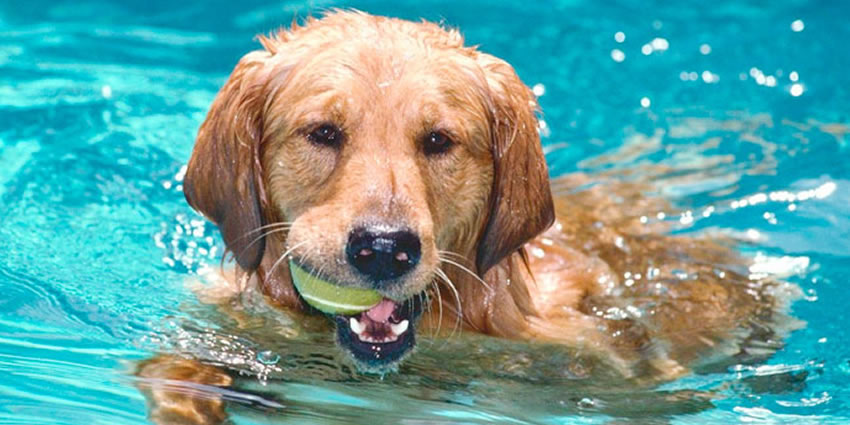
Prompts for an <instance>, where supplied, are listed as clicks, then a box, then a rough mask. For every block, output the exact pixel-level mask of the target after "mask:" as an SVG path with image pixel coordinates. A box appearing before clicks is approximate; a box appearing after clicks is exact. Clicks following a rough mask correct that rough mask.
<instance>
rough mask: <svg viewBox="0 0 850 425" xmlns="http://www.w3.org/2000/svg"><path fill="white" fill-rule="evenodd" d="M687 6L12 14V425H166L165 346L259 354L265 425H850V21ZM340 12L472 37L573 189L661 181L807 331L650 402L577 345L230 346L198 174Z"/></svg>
mask: <svg viewBox="0 0 850 425" xmlns="http://www.w3.org/2000/svg"><path fill="white" fill-rule="evenodd" d="M668 3H669V2H648V1H639V2H638V1H634V2H627V1H622V2H616V6H614V5H612V6H610V7H607V6H606V7H603V6H601V5H600V3H599V2H591V1H580V0H574V1H570V0H560V1H555V2H551V3H546V4H545V5H544V4H543V3H541V4H531V3H520V2H509V1H497V2H491V1H475V2H468V3H465V4H456V3H455V2H448V1H445V2H441V1H417V2H406V3H405V2H397V3H395V5H393V6H389V5H386V4H383V3H382V2H350V3H336V2H330V1H318V0H317V1H315V2H304V3H293V2H284V3H279V2H255V1H241V2H225V1H216V2H207V3H203V4H201V3H198V4H195V5H187V4H183V3H180V2H165V1H153V2H135V3H121V2H115V3H108V2H97V1H91V2H79V1H74V2H62V1H51V2H38V1H33V2H4V3H2V4H0V293H2V294H3V296H2V297H0V423H3V424H38V423H45V424H46V423H50V424H80V423H91V424H131V423H146V419H145V414H146V413H145V404H144V399H143V397H142V396H141V395H140V394H139V393H138V392H137V390H136V389H135V387H134V386H133V380H132V379H131V378H130V376H129V374H128V371H130V370H131V369H132V362H134V361H137V360H140V359H144V358H146V357H147V356H149V355H150V354H151V353H153V352H155V351H159V350H173V351H187V350H194V351H193V354H195V355H198V356H201V357H205V358H212V359H217V360H219V361H224V360H223V359H227V361H228V362H229V363H231V364H234V363H238V364H239V365H240V367H238V369H240V370H243V371H244V372H245V374H244V377H243V379H242V382H241V386H242V388H243V391H242V392H237V393H234V394H229V395H228V397H229V398H231V399H233V403H232V405H233V409H232V413H233V415H234V421H235V422H236V423H240V424H241V423H246V424H247V423H268V422H272V421H281V420H284V419H285V418H289V419H292V420H293V422H297V423H306V422H316V423H329V422H334V421H340V422H342V421H346V420H349V421H358V419H359V421H362V420H365V419H364V418H368V419H369V420H371V421H373V422H376V423H380V422H382V421H386V422H389V423H397V422H400V421H401V420H402V419H410V420H411V421H415V420H420V421H426V422H428V421H431V422H438V421H459V422H467V423H487V422H497V423H507V422H513V423H599V422H604V421H606V420H607V419H609V418H611V417H612V416H625V417H631V418H639V419H641V420H642V421H652V420H655V419H659V420H661V419H665V420H670V421H671V422H673V423H718V422H724V423H725V422H756V423H791V422H794V423H830V422H832V423H846V422H847V421H850V392H849V391H848V390H847V382H848V380H850V332H848V331H847V329H846V323H850V317H848V313H847V311H848V310H847V308H846V304H847V302H848V300H850V297H848V296H847V295H846V290H845V287H846V285H847V283H848V280H850V166H848V160H850V146H848V142H850V140H849V139H848V138H849V137H850V136H848V134H850V117H848V110H850V93H848V87H850V74H848V73H847V72H846V70H847V69H848V68H850V50H848V49H847V46H846V40H847V39H848V38H849V37H850V23H848V22H850V21H848V20H847V19H845V17H846V16H850V15H848V14H850V8H848V6H843V7H842V6H840V3H837V2H828V1H824V2H813V1H786V2H771V3H770V4H769V5H764V4H762V3H764V2H756V1H752V2H727V1H715V2H710V5H706V4H705V2H693V3H685V4H676V6H675V7H673V6H670V5H668ZM330 6H354V7H358V8H361V9H363V10H366V11H369V12H372V13H376V14H387V15H393V16H399V17H404V18H411V19H416V18H419V17H425V18H428V19H430V20H443V21H445V22H446V23H448V24H450V25H453V26H458V27H460V28H461V29H462V30H463V32H464V34H465V35H466V38H467V40H468V42H469V43H471V44H479V45H481V48H482V49H483V50H485V51H487V52H490V53H493V54H496V55H498V56H500V57H502V58H505V59H506V60H508V61H509V62H510V63H512V64H514V65H515V67H516V69H517V71H518V73H519V74H520V76H521V77H522V78H523V80H524V81H526V82H527V83H528V84H529V85H531V86H534V87H535V90H536V91H537V92H538V94H539V95H540V103H541V104H542V107H543V109H544V111H545V114H544V120H545V123H546V126H545V128H544V130H543V135H544V139H543V140H544V144H545V145H546V147H547V151H548V154H547V155H548V160H549V162H550V164H551V171H552V174H553V175H561V174H565V173H569V172H575V171H583V172H587V173H591V174H595V175H603V174H604V175H618V176H624V177H622V178H625V179H635V180H642V181H650V182H652V183H653V184H654V185H655V187H656V188H657V191H658V192H659V193H661V194H663V195H664V196H666V197H668V198H669V199H671V200H672V201H673V203H674V204H675V210H673V209H671V210H670V211H659V212H658V213H659V215H658V216H656V219H658V218H660V219H662V220H666V221H669V222H670V223H671V224H673V225H674V226H675V231H676V232H680V233H685V234H692V233H700V232H704V231H719V232H724V233H727V234H730V235H732V236H734V237H736V238H739V239H740V240H742V241H743V242H744V243H743V244H742V248H741V249H742V252H743V253H744V254H745V255H749V256H752V257H753V258H754V259H756V262H757V266H756V268H754V269H752V272H753V273H768V274H773V275H776V276H779V277H782V278H784V279H786V280H787V281H790V282H793V283H795V284H797V285H799V286H800V287H801V288H802V290H803V292H804V297H803V298H802V299H800V300H799V301H797V302H796V303H795V304H794V305H793V307H792V313H793V314H794V315H795V316H796V317H798V318H800V319H802V320H805V321H806V322H807V323H808V324H807V326H806V327H805V328H803V329H801V330H798V331H796V332H794V333H793V334H792V335H791V336H790V337H789V338H788V339H787V345H786V346H785V348H783V349H782V350H781V351H780V352H778V353H777V354H776V355H775V356H773V357H772V358H771V359H770V360H769V361H767V362H766V363H765V364H760V365H738V366H732V367H730V368H729V369H727V370H725V371H714V372H712V373H702V374H695V375H692V376H689V377H686V378H684V379H682V380H679V381H676V382H673V383H669V384H665V385H663V386H661V387H659V388H654V389H652V388H651V389H635V390H625V389H614V390H612V389H610V388H608V389H602V388H599V387H595V386H594V385H593V384H592V383H587V382H567V383H564V382H556V381H555V380H552V379H547V374H546V371H547V370H549V368H552V367H557V364H558V361H559V360H564V361H566V360H565V359H561V358H559V356H561V355H563V353H552V352H548V351H545V350H543V349H538V350H532V351H529V349H528V347H526V346H523V345H521V344H512V343H507V342H504V341H498V340H490V339H482V340H480V341H479V340H477V339H476V340H475V341H474V342H476V343H477V344H470V341H471V339H473V337H464V338H470V339H462V338H461V339H453V340H450V341H432V342H430V343H429V342H428V341H426V342H425V344H424V345H425V346H426V348H424V349H423V352H422V353H421V355H419V356H418V357H417V359H415V360H414V361H412V362H411V366H410V367H409V369H407V370H406V371H405V373H402V374H399V375H393V376H387V377H385V378H383V379H380V378H378V377H362V376H356V375H353V374H352V373H351V371H350V370H347V369H346V368H344V367H339V366H338V363H337V362H336V360H337V359H335V358H334V356H333V355H330V354H328V355H324V356H319V357H317V356H316V355H315V352H322V351H323V350H324V351H327V347H328V346H329V344H330V342H329V341H322V340H321V338H318V339H316V340H311V341H310V342H309V343H298V344H293V343H288V342H287V341H285V340H283V341H275V342H274V343H270V342H268V338H262V335H261V334H262V330H264V329H265V330H266V331H267V330H268V329H290V328H291V327H292V326H293V325H292V324H291V323H286V322H285V319H283V318H280V317H278V316H276V315H274V314H273V313H271V312H262V311H259V312H258V314H256V315H255V317H258V319H256V320H257V322H256V323H252V324H251V325H250V326H247V330H242V331H240V332H239V333H235V332H229V328H228V325H227V324H226V323H225V324H222V323H219V322H217V321H216V320H215V319H214V318H215V317H217V315H216V314H214V312H211V311H209V310H210V309H209V308H208V307H205V306H203V305H201V304H199V303H198V302H197V301H196V299H195V297H194V295H193V294H192V292H191V290H190V289H189V288H187V286H186V284H185V282H186V281H187V277H189V276H191V275H193V274H195V273H196V272H197V271H198V270H199V269H201V268H203V267H204V266H209V265H213V266H214V265H217V264H218V262H219V258H220V254H221V243H220V240H219V238H218V234H217V232H216V231H215V229H214V228H213V227H212V226H211V225H209V224H204V222H203V221H202V220H201V219H200V217H199V216H197V215H196V214H195V213H193V212H192V211H191V209H190V208H189V207H188V206H187V205H186V204H185V201H184V200H183V195H182V191H181V186H180V183H181V178H182V171H181V170H182V167H183V164H184V163H185V162H186V160H187V159H188V157H189V153H190V152H191V147H192V144H193V140H194V135H195V132H196V131H197V128H198V126H199V125H200V123H201V121H202V119H203V117H204V115H205V112H206V110H207V108H208V106H209V105H210V103H211V101H212V99H213V97H214V95H215V93H216V91H217V89H218V88H219V87H220V85H221V84H222V83H223V82H224V80H225V78H226V77H227V75H228V73H229V71H230V70H231V69H232V67H233V65H234V64H235V62H236V61H237V60H238V58H239V57H240V56H241V55H242V54H244V53H245V52H247V51H249V50H251V49H254V48H256V47H257V45H256V43H255V42H253V41H252V37H253V35H254V34H256V33H260V32H267V31H269V30H271V29H273V28H276V27H278V26H279V25H280V24H283V23H288V22H290V21H291V20H292V17H293V14H295V13H299V14H301V15H303V14H305V13H309V12H310V11H316V10H321V9H322V8H325V7H330ZM255 309H256V310H262V307H260V306H257V307H255ZM473 345H474V346H476V349H475V350H474V351H472V350H471V349H470V348H469V347H470V346H473ZM520 357H521V358H522V359H524V360H525V361H526V363H525V364H526V366H523V367H519V368H517V367H515V365H516V359H517V358H520ZM305 365H306V366H305ZM508 366H514V368H513V369H510V368H508ZM442 369H449V370H451V371H452V374H445V373H440V371H441V370H442ZM282 378H285V379H282ZM703 391H712V392H713V393H714V394H715V397H712V398H711V400H710V401H708V400H705V399H701V398H700V397H697V396H694V394H696V393H699V392H703Z"/></svg>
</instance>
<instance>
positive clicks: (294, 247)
mask: <svg viewBox="0 0 850 425" xmlns="http://www.w3.org/2000/svg"><path fill="white" fill-rule="evenodd" d="M307 242H310V241H309V240H304V241H301V242H298V243H297V244H295V245H293V246H291V247H290V248H289V249H287V250H286V251H284V253H283V254H282V255H281V256H280V258H278V259H277V260H276V261H275V262H274V264H272V266H271V268H269V270H268V271H266V276H265V279H266V280H268V279H269V277H271V275H272V273H274V270H275V269H276V268H277V266H279V265H280V263H281V262H283V260H285V259H286V257H287V256H288V255H289V254H290V253H292V251H295V250H296V249H297V248H298V247H300V246H302V245H304V244H306V243H307Z"/></svg>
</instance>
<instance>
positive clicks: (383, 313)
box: [366, 298, 396, 323]
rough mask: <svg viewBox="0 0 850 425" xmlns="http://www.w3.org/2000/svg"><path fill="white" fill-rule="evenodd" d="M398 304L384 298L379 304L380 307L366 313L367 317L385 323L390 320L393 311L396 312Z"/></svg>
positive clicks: (377, 306)
mask: <svg viewBox="0 0 850 425" xmlns="http://www.w3.org/2000/svg"><path fill="white" fill-rule="evenodd" d="M395 306H396V304H395V303H394V302H393V301H392V300H388V299H386V298H384V300H383V301H381V302H379V303H378V305H376V306H374V307H372V308H370V309H369V311H367V312H366V316H367V317H369V318H370V319H372V320H373V321H375V322H378V323H385V322H386V321H387V320H389V319H390V316H392V315H393V311H395Z"/></svg>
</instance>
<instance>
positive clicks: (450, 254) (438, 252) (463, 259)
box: [437, 249, 469, 261]
mask: <svg viewBox="0 0 850 425" xmlns="http://www.w3.org/2000/svg"><path fill="white" fill-rule="evenodd" d="M437 254H440V255H449V256H452V257H455V258H457V259H459V260H462V261H469V260H468V259H467V258H466V257H465V256H463V255H461V254H458V253H457V252H454V251H447V250H444V249H438V250H437Z"/></svg>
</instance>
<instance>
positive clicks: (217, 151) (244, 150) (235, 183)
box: [183, 51, 270, 272]
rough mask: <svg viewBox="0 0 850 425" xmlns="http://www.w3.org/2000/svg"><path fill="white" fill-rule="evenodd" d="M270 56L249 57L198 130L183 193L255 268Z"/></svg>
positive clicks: (260, 248)
mask: <svg viewBox="0 0 850 425" xmlns="http://www.w3.org/2000/svg"><path fill="white" fill-rule="evenodd" d="M269 57H270V55H269V53H268V52H264V51H256V52H252V53H249V54H247V55H245V56H244V57H243V58H242V59H241V60H240V61H239V64H238V65H236V68H235V69H234V70H233V73H232V74H231V75H230V78H229V79H228V80H227V83H226V84H225V85H224V87H223V88H222V89H221V91H219V93H218V95H217V96H216V98H215V101H214V102H213V104H212V107H211V109H210V111H209V113H208V114H207V118H206V120H205V121H204V123H203V124H202V125H201V129H200V130H199V131H198V138H197V140H196V142H195V148H194V150H193V152H192V158H191V159H190V160H189V165H188V167H187V170H186V177H185V180H184V182H183V193H184V194H185V195H186V200H187V201H189V205H191V206H192V207H193V208H195V209H196V210H198V211H199V212H201V213H202V214H203V215H204V216H206V217H207V218H208V219H209V220H211V221H212V222H214V223H215V224H216V225H217V226H218V228H219V230H220V231H221V235H222V237H223V238H224V243H225V244H226V245H227V249H228V250H230V251H231V252H232V253H233V255H234V257H235V258H236V262H237V263H238V264H239V266H240V267H241V268H242V269H243V270H245V271H248V272H252V271H254V270H256V268H257V266H258V265H259V264H260V260H261V259H262V257H263V252H264V250H265V240H264V238H262V237H261V236H262V229H261V227H262V225H263V216H262V214H261V204H260V203H261V202H264V200H263V199H262V198H261V197H262V196H265V195H264V193H262V192H263V191H262V181H261V180H259V179H260V178H261V176H262V173H261V170H260V167H261V165H260V164H261V163H260V160H259V158H260V141H261V140H262V130H263V109H264V103H265V100H266V99H265V98H266V95H265V94H264V93H265V92H266V90H267V88H266V85H267V80H268V72H267V70H264V69H263V68H264V64H265V62H266V61H267V60H268V58H269Z"/></svg>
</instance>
